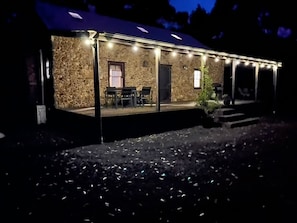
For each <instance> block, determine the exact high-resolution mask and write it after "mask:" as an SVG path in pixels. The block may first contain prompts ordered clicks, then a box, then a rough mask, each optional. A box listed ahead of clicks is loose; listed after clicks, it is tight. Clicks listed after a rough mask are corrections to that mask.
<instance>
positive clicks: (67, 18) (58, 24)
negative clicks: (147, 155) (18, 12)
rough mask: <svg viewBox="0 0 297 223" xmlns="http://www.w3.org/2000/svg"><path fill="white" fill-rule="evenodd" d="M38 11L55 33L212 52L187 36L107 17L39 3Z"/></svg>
mask: <svg viewBox="0 0 297 223" xmlns="http://www.w3.org/2000/svg"><path fill="white" fill-rule="evenodd" d="M36 11H37V14H38V15H39V17H40V18H41V19H42V21H43V23H44V24H45V25H46V27H47V28H48V30H49V31H52V32H59V31H60V32H78V31H88V30H94V31H97V32H98V33H107V34H110V35H125V36H129V37H135V38H142V39H147V40H150V41H158V42H164V43H169V44H174V45H176V46H187V47H195V48H200V49H205V50H211V49H210V48H209V47H207V46H205V45H204V44H202V43H200V42H199V41H198V40H197V39H195V38H193V37H192V36H190V35H187V34H184V33H179V32H174V31H171V30H167V29H162V28H157V27H153V26H148V25H143V24H138V23H135V22H130V21H125V20H121V19H117V18H112V17H108V16H103V15H100V14H97V13H95V12H90V11H83V10H78V9H71V8H67V7H62V6H57V5H53V4H50V3H45V2H39V1H37V2H36Z"/></svg>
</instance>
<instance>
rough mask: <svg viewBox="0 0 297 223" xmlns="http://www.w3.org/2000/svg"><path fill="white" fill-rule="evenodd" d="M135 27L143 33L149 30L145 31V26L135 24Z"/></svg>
mask: <svg viewBox="0 0 297 223" xmlns="http://www.w3.org/2000/svg"><path fill="white" fill-rule="evenodd" d="M137 29H139V30H140V31H141V32H143V33H148V32H149V31H147V30H146V29H145V28H143V27H141V26H137Z"/></svg>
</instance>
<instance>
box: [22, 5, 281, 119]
mask: <svg viewBox="0 0 297 223" xmlns="http://www.w3.org/2000/svg"><path fill="white" fill-rule="evenodd" d="M34 13H36V14H34ZM34 13H33V12H32V15H36V17H34V16H32V15H31V21H30V22H32V23H33V24H34V26H33V27H30V28H29V29H28V30H27V31H28V33H30V34H33V37H32V39H31V40H30V44H31V45H32V47H31V48H30V50H28V51H27V53H26V56H25V58H26V59H25V66H26V76H27V83H28V86H29V87H28V95H29V97H28V98H30V100H31V102H30V103H31V105H32V107H34V106H37V108H45V111H49V110H51V109H77V108H87V107H94V106H95V107H96V105H98V104H99V105H103V104H104V103H105V98H104V97H105V89H106V87H108V86H115V87H119V88H122V87H130V86H133V87H136V89H138V90H140V89H141V88H142V87H143V86H149V87H151V89H152V100H153V102H154V103H156V106H157V107H158V105H159V104H160V103H172V102H189V101H195V100H196V99H197V96H198V95H199V93H200V92H201V88H202V83H203V72H201V67H203V66H207V67H208V70H209V74H210V76H211V78H212V80H213V82H215V83H218V84H221V85H222V86H224V85H226V86H227V84H226V74H225V73H226V66H229V67H230V73H228V75H229V76H231V79H232V81H231V82H230V84H229V85H228V86H229V87H228V89H225V90H224V91H225V92H227V90H228V92H230V96H231V97H232V98H233V99H235V96H236V83H237V82H236V81H235V77H236V76H235V73H236V68H237V67H239V66H241V65H242V64H244V63H245V64H248V65H251V66H253V67H254V68H252V76H253V81H254V84H253V86H252V87H253V88H254V94H253V99H254V100H256V99H257V96H258V91H257V89H258V87H259V86H258V73H259V70H260V69H261V68H262V66H263V67H265V68H268V69H270V70H272V74H273V83H271V85H272V86H274V87H275V86H276V79H277V69H278V67H279V66H280V65H281V64H280V63H279V62H277V61H270V60H264V59H259V58H253V57H246V56H241V55H235V54H228V53H225V52H217V51H214V50H212V49H210V48H209V47H207V46H205V45H203V44H202V43H200V42H199V41H198V40H196V39H195V38H193V37H191V36H189V35H187V34H183V33H178V32H174V31H170V30H166V29H162V28H157V27H151V26H147V25H143V24H137V23H134V22H130V21H123V20H120V19H116V18H111V17H108V16H102V15H99V14H96V13H95V12H93V11H83V10H77V9H70V8H67V7H62V6H56V5H52V4H49V3H44V2H39V1H37V2H36V5H35V12H34ZM27 38H29V37H27ZM229 60H230V61H231V63H230V65H228V61H229ZM240 64H241V65H240ZM270 67H271V68H270ZM227 79H228V78H227ZM228 80H229V79H228ZM32 98H34V99H32ZM233 101H234V100H233ZM37 110H38V109H37ZM41 113H42V112H41ZM38 114H39V113H38V111H37V114H36V115H37V116H38ZM39 115H42V114H39ZM39 118H40V117H39Z"/></svg>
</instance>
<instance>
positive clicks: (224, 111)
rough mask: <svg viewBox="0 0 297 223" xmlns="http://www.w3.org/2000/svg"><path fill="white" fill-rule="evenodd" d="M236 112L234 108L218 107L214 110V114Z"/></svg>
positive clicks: (220, 114)
mask: <svg viewBox="0 0 297 223" xmlns="http://www.w3.org/2000/svg"><path fill="white" fill-rule="evenodd" d="M233 113H236V110H235V109H234V108H218V109H216V110H215V113H214V114H215V115H216V116H222V115H230V114H233Z"/></svg>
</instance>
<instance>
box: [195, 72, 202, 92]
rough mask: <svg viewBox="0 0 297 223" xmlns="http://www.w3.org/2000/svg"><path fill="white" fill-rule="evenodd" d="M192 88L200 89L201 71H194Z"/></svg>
mask: <svg viewBox="0 0 297 223" xmlns="http://www.w3.org/2000/svg"><path fill="white" fill-rule="evenodd" d="M194 88H201V71H200V70H194Z"/></svg>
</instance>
